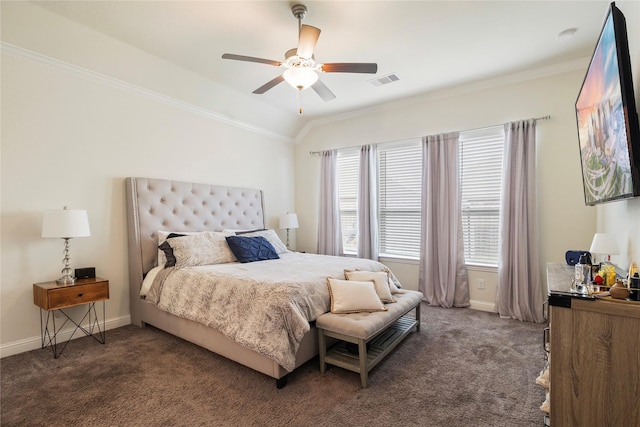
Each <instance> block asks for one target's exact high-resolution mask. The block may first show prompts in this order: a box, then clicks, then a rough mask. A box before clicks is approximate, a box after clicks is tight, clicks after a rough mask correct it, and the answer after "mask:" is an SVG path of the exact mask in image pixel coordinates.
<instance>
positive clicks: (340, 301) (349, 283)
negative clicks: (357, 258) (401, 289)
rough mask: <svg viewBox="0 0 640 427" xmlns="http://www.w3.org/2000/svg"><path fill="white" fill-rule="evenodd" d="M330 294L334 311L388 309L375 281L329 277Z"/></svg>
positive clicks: (352, 311)
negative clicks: (374, 284)
mask: <svg viewBox="0 0 640 427" xmlns="http://www.w3.org/2000/svg"><path fill="white" fill-rule="evenodd" d="M327 286H328V287H329V295H330V296H331V312H332V313H359V312H363V311H366V312H373V311H386V310H387V308H386V307H385V306H384V304H383V303H382V301H380V298H378V294H376V290H375V288H374V286H373V282H358V281H354V280H340V279H333V278H331V277H329V278H328V279H327Z"/></svg>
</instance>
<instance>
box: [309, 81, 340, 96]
mask: <svg viewBox="0 0 640 427" xmlns="http://www.w3.org/2000/svg"><path fill="white" fill-rule="evenodd" d="M311 89H313V90H314V91H315V92H316V93H317V94H318V95H320V98H322V100H323V101H331V100H332V99H335V98H336V96H335V95H334V94H333V92H331V89H329V88H328V87H327V85H325V84H324V83H322V81H321V80H318V81H317V82H315V83H314V84H313V85H311Z"/></svg>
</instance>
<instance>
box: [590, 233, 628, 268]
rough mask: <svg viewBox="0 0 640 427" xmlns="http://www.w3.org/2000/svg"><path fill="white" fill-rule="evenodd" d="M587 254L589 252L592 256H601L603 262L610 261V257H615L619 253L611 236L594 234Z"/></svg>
mask: <svg viewBox="0 0 640 427" xmlns="http://www.w3.org/2000/svg"><path fill="white" fill-rule="evenodd" d="M589 252H591V253H592V254H600V255H602V256H603V259H602V261H603V262H609V261H611V255H617V254H619V253H620V251H619V250H618V245H617V244H616V241H615V240H614V238H613V235H612V234H609V233H596V234H594V236H593V241H592V242H591V248H590V249H589ZM605 257H606V258H605Z"/></svg>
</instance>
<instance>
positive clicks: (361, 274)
mask: <svg viewBox="0 0 640 427" xmlns="http://www.w3.org/2000/svg"><path fill="white" fill-rule="evenodd" d="M344 278H345V279H347V280H357V281H361V282H363V281H373V285H374V286H375V289H376V293H377V294H378V297H379V298H380V301H382V302H396V300H394V299H393V297H392V296H391V287H390V286H389V283H390V282H389V273H387V272H386V271H360V270H355V271H351V270H345V271H344Z"/></svg>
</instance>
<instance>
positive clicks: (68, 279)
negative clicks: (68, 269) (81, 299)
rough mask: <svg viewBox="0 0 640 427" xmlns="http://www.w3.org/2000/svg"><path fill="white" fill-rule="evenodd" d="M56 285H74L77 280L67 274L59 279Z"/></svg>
mask: <svg viewBox="0 0 640 427" xmlns="http://www.w3.org/2000/svg"><path fill="white" fill-rule="evenodd" d="M56 283H57V284H58V285H73V284H74V283H76V278H75V277H73V276H70V275H68V274H67V275H65V276H62V277H61V278H59V279H57V280H56Z"/></svg>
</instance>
